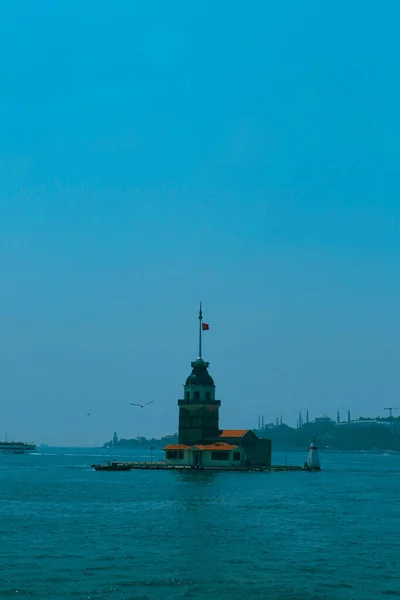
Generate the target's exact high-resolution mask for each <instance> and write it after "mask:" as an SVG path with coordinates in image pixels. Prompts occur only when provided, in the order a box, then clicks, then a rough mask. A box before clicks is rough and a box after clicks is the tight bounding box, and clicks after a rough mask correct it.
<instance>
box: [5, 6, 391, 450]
mask: <svg viewBox="0 0 400 600" xmlns="http://www.w3.org/2000/svg"><path fill="white" fill-rule="evenodd" d="M399 18H400V5H399V3H398V2H395V1H393V2H390V1H386V2H383V3H382V2H380V3H378V2H368V1H365V0H363V1H359V2H357V1H352V2H348V1H347V2H344V1H335V2H321V1H320V0H318V1H307V0H305V1H303V2H299V1H298V0H293V1H289V0H287V1H282V0H276V1H267V0H252V1H251V2H242V1H232V0H230V1H222V0H221V1H217V2H215V1H213V2H211V1H205V0H201V1H200V0H198V1H196V2H194V1H191V0H173V1H172V2H167V1H165V0H162V1H161V0H160V1H158V2H157V1H152V2H149V1H148V0H146V1H145V0H143V1H135V2H132V1H131V0H126V1H123V0H119V1H118V0H114V1H113V2H112V3H110V2H104V1H103V2H101V1H96V2H94V1H89V0H88V1H85V2H82V1H79V2H78V1H72V0H69V1H68V2H54V1H53V0H47V1H40V0H39V1H37V2H32V1H31V0H29V1H19V2H8V3H4V4H3V6H2V14H1V19H0V51H1V58H0V77H1V84H2V86H1V90H2V91H1V94H0V126H1V128H0V131H1V135H0V158H1V160H0V266H1V279H0V293H1V295H0V297H1V313H0V314H1V317H0V318H1V336H0V340H1V344H0V398H1V403H0V438H2V437H3V435H4V433H5V431H8V435H9V438H25V439H32V440H34V441H36V442H38V443H39V442H45V443H50V444H63V445H67V444H79V445H90V444H100V443H103V442H104V441H106V440H108V439H110V438H111V436H112V433H113V432H114V431H117V432H118V434H119V435H120V436H124V437H134V436H137V435H155V436H159V435H161V434H165V433H173V432H174V431H176V430H177V416H178V410H177V399H178V398H180V397H182V391H183V390H182V384H183V382H184V380H185V378H186V376H187V375H188V374H189V372H190V361H191V360H193V359H194V358H195V357H196V355H197V319H196V317H197V310H198V302H199V300H202V301H203V303H204V316H205V320H206V321H208V322H209V323H210V326H211V329H210V331H209V332H207V333H206V334H205V340H204V355H205V358H207V359H208V360H210V362H211V367H210V372H211V374H212V375H213V376H214V378H215V381H216V384H217V391H218V397H219V398H220V399H221V400H222V409H221V422H222V424H223V425H224V426H225V427H235V426H240V427H251V426H255V425H256V422H257V415H258V414H259V413H263V414H264V415H265V419H266V421H268V420H272V419H274V418H275V417H276V416H277V415H280V414H282V415H283V418H284V420H285V421H286V422H289V423H291V424H294V423H295V422H296V413H297V411H298V410H299V409H306V408H307V407H308V408H309V410H310V415H311V416H316V415H317V414H320V413H321V412H327V413H328V414H330V415H331V416H334V415H335V414H336V410H337V409H338V408H339V409H340V410H341V411H342V413H343V416H344V413H345V412H346V411H347V408H348V407H350V408H351V409H352V414H353V415H354V416H358V415H360V414H364V415H366V414H377V413H380V414H383V408H384V407H385V406H397V405H398V406H400V398H399V375H398V371H399V369H398V363H399V338H400V326H399V318H398V313H399V303H400V280H399V259H400V237H399V225H398V223H399V217H400V206H399V196H400V194H399V192H400V169H399V159H400V137H399V134H400V108H399V107H400V80H399V66H398V62H399V52H400V48H399V45H400V44H399V37H398V23H399ZM149 400H154V404H152V405H151V406H149V407H148V408H146V409H145V410H140V409H134V408H133V407H130V406H129V402H130V401H139V402H140V401H149ZM87 412H90V413H91V416H90V417H87V416H86V413H87Z"/></svg>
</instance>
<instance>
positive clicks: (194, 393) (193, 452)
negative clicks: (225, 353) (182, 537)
mask: <svg viewBox="0 0 400 600" xmlns="http://www.w3.org/2000/svg"><path fill="white" fill-rule="evenodd" d="M202 318H203V317H202V312H201V307H200V314H199V321H200V332H199V358H197V359H196V360H195V361H193V362H192V363H191V365H192V372H191V374H190V375H189V377H188V378H187V379H186V383H185V385H184V397H183V398H182V399H181V400H178V406H179V434H178V438H179V440H178V444H168V445H167V446H165V448H164V450H165V460H166V462H167V464H171V465H172V464H173V465H177V464H178V465H182V466H199V467H200V466H202V467H226V468H234V467H235V466H240V465H243V466H244V465H247V466H248V465H257V466H268V465H270V464H271V441H270V440H267V439H260V438H259V437H258V436H257V435H256V434H255V433H254V432H253V431H251V430H250V429H238V430H237V429H235V430H222V429H220V428H219V407H220V406H221V401H220V400H216V398H215V384H214V380H213V378H212V377H211V375H210V374H209V372H208V367H209V363H208V362H206V361H204V360H203V358H202V356H201V335H202Z"/></svg>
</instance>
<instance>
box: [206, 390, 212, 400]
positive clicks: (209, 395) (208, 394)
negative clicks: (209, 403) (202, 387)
mask: <svg viewBox="0 0 400 600" xmlns="http://www.w3.org/2000/svg"><path fill="white" fill-rule="evenodd" d="M206 400H211V394H210V392H206Z"/></svg>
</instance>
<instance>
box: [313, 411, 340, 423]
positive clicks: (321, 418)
mask: <svg viewBox="0 0 400 600" xmlns="http://www.w3.org/2000/svg"><path fill="white" fill-rule="evenodd" d="M334 422H335V421H333V419H331V418H330V417H328V415H326V414H325V413H322V415H320V416H319V417H315V419H314V423H326V424H330V423H334Z"/></svg>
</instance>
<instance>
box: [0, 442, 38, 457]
mask: <svg viewBox="0 0 400 600" xmlns="http://www.w3.org/2000/svg"><path fill="white" fill-rule="evenodd" d="M35 451H36V444H30V443H28V442H9V441H5V442H0V453H1V454H25V452H35Z"/></svg>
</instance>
